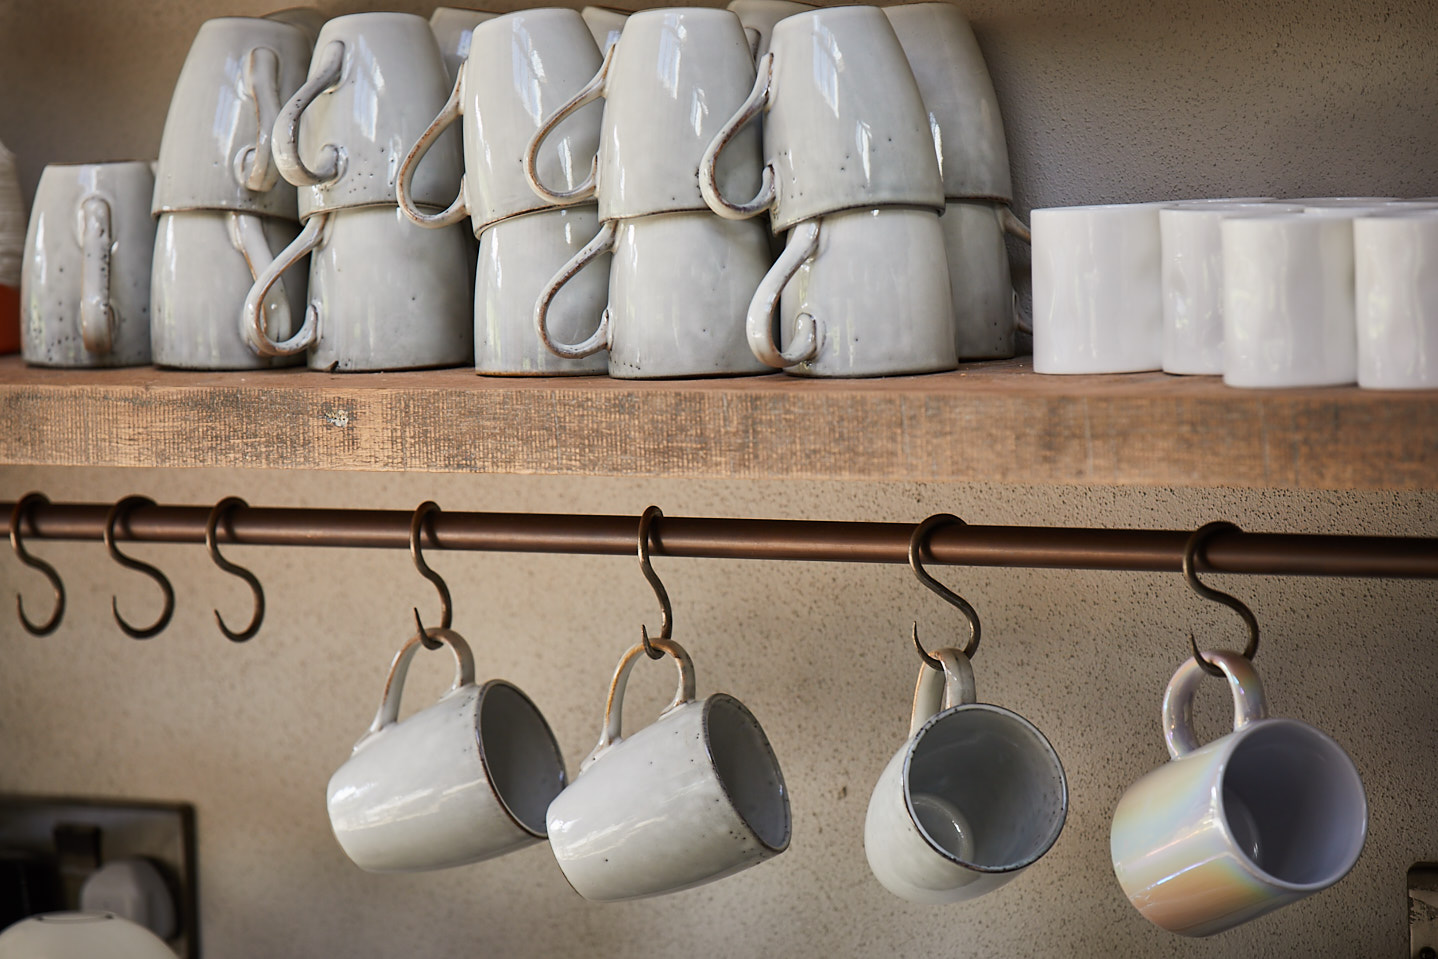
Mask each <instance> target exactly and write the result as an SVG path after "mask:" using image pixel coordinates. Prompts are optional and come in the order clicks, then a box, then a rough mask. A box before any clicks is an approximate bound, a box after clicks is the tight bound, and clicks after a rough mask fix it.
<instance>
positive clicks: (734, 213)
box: [699, 35, 777, 366]
mask: <svg viewBox="0 0 1438 959" xmlns="http://www.w3.org/2000/svg"><path fill="white" fill-rule="evenodd" d="M751 43H754V44H755V45H756V46H757V43H758V40H757V35H756V38H755V39H754V40H751ZM773 78H774V53H773V51H770V52H768V53H766V54H764V57H763V59H761V60H760V61H759V64H758V67H757V69H756V74H755V77H754V87H753V89H751V90H750V91H749V96H748V97H747V98H746V99H745V100H744V102H743V103H742V104H740V106H739V110H738V112H737V113H735V114H734V115H733V116H732V117H730V118H729V121H728V122H727V123H725V124H724V125H723V126H722V127H720V128H719V132H718V133H716V134H715V135H714V139H713V140H711V141H709V146H708V148H707V149H705V151H704V158H703V159H702V160H700V161H699V192H700V193H702V194H703V195H704V202H705V203H707V204H708V205H709V209H711V210H713V211H714V213H715V214H716V215H718V216H722V217H723V218H724V219H726V220H747V219H749V218H750V217H753V216H757V215H759V214H760V213H763V212H764V211H765V210H767V209H769V208H770V207H772V206H773V205H774V201H775V198H776V195H777V194H776V191H775V189H774V165H773V164H771V163H765V164H764V173H763V179H762V180H761V181H760V183H759V192H758V193H757V194H755V195H754V198H753V199H752V200H749V201H747V202H745V203H733V202H731V201H730V200H728V199H727V198H726V197H725V196H724V194H723V193H721V192H720V190H719V173H718V166H719V154H721V153H723V152H724V148H725V147H727V146H728V145H729V144H730V142H732V141H733V139H734V138H735V137H736V136H738V135H739V131H740V130H742V129H744V127H745V125H747V124H748V123H749V121H750V120H753V119H754V118H755V117H757V116H758V115H759V114H760V113H762V112H763V111H764V110H766V109H768V107H769V96H770V91H771V90H772V89H773ZM765 362H768V361H767V360H766V361H765ZM770 365H771V366H772V365H774V364H770Z"/></svg>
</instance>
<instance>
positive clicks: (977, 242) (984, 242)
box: [939, 200, 1031, 360]
mask: <svg viewBox="0 0 1438 959" xmlns="http://www.w3.org/2000/svg"><path fill="white" fill-rule="evenodd" d="M939 226H940V228H942V230H943V231H944V250H945V252H946V253H947V255H948V262H949V294H950V299H951V300H952V301H953V306H954V347H955V350H956V351H957V352H958V356H959V359H960V360H999V359H1008V358H1009V357H1011V356H1013V355H1014V330H1015V329H1017V328H1019V327H1020V326H1023V325H1024V323H1025V321H1023V320H1022V319H1021V317H1020V316H1019V311H1018V294H1017V293H1016V292H1015V291H1014V282H1013V277H1012V273H1011V271H1010V269H1009V251H1008V245H1007V244H1006V243H1005V242H1004V237H1005V236H1012V237H1016V238H1018V239H1020V240H1023V241H1025V242H1029V241H1030V239H1031V237H1030V235H1029V229H1028V227H1026V226H1024V224H1023V221H1022V220H1020V219H1019V218H1018V217H1017V216H1015V215H1014V212H1013V211H1012V210H1010V209H1009V208H1008V207H1007V206H1005V205H1004V204H1002V203H995V202H993V201H991V200H949V201H948V202H947V203H946V204H945V205H944V215H943V216H941V217H939Z"/></svg>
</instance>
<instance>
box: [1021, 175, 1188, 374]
mask: <svg viewBox="0 0 1438 959" xmlns="http://www.w3.org/2000/svg"><path fill="white" fill-rule="evenodd" d="M1160 206H1161V204H1158V203H1121V204H1112V205H1106V206H1070V207H1053V208H1050V209H1046V210H1034V211H1033V213H1032V214H1031V219H1030V226H1031V227H1032V229H1033V250H1034V252H1033V287H1034V319H1033V325H1034V371H1035V372H1037V373H1133V372H1139V371H1143V370H1157V369H1160V368H1161V367H1162V366H1163V285H1162V282H1161V279H1160V260H1161V257H1160V255H1159V250H1160V243H1159V227H1158V211H1159V207H1160Z"/></svg>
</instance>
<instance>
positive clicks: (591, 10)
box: [579, 6, 629, 54]
mask: <svg viewBox="0 0 1438 959" xmlns="http://www.w3.org/2000/svg"><path fill="white" fill-rule="evenodd" d="M579 15H580V16H581V17H583V18H584V25H585V26H587V27H588V28H589V34H590V36H592V37H594V45H595V46H596V47H598V48H599V52H600V54H606V53H608V52H609V48H610V47H612V46H614V44H615V43H617V42H618V41H619V37H620V35H621V34H622V33H624V24H625V22H626V21H627V20H628V19H629V12H628V11H627V10H615V9H612V8H610V7H593V6H590V7H585V8H584V9H583V10H580V11H579Z"/></svg>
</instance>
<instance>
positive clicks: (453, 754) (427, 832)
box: [327, 628, 566, 872]
mask: <svg viewBox="0 0 1438 959" xmlns="http://www.w3.org/2000/svg"><path fill="white" fill-rule="evenodd" d="M426 633H427V635H428V636H429V637H430V638H431V639H437V640H440V641H442V642H444V643H445V644H447V645H448V646H449V648H450V650H451V651H452V652H453V653H454V655H455V658H456V661H457V662H456V668H455V676H454V684H453V685H452V686H450V688H449V691H448V692H446V693H445V694H444V695H443V696H441V697H440V698H439V700H438V701H437V702H435V703H434V704H433V705H430V706H427V707H425V708H424V709H422V710H420V711H419V712H417V713H414V714H413V715H410V716H408V717H406V718H405V719H404V720H402V721H401V720H399V701H400V694H401V693H402V692H403V689H404V681H405V676H406V675H407V674H408V672H409V665H410V660H411V659H412V658H413V657H414V654H415V651H416V650H418V649H419V648H420V644H421V642H422V639H421V637H420V636H418V635H415V636H414V637H412V638H411V639H410V640H409V641H408V642H406V643H405V644H404V646H402V647H401V648H400V650H399V652H398V653H397V654H395V657H394V662H393V663H392V664H391V666H390V671H389V678H388V679H387V680H386V682H385V691H384V697H383V699H382V700H381V701H380V707H379V712H378V713H376V715H375V718H374V722H373V723H372V724H371V725H370V728H369V732H367V733H365V735H364V736H363V737H362V738H361V739H360V741H359V742H358V743H356V744H355V747H354V754H353V755H352V756H350V758H349V759H348V760H346V762H345V764H344V765H343V766H341V767H340V768H339V769H338V770H336V771H335V774H334V775H333V776H331V777H330V782H329V788H328V790H327V796H328V800H327V805H328V807H329V815H330V826H331V827H332V828H333V829H334V834H335V838H336V839H338V840H339V844H340V846H341V847H342V848H343V849H344V851H345V855H347V856H349V857H350V859H351V860H353V862H354V863H355V865H357V866H359V867H360V868H361V869H366V870H369V871H370V872H416V871H419V870H426V869H445V868H448V867H450V866H460V865H464V864H465V863H471V862H479V861H481V860H484V859H492V858H494V857H495V856H502V855H504V854H505V853H508V852H513V851H514V850H516V849H521V848H523V847H525V846H529V845H532V844H534V843H537V842H541V841H543V839H544V838H545V820H544V815H545V810H546V809H548V807H549V802H550V800H552V799H553V798H554V797H555V796H557V795H559V792H560V790H562V789H563V788H564V784H565V781H566V780H565V774H564V759H563V756H562V755H561V754H560V751H559V744H558V743H557V742H555V740H554V734H553V733H552V732H551V731H550V729H549V724H548V723H547V722H545V720H544V716H543V715H542V714H541V713H540V711H539V709H538V708H537V707H536V706H535V705H534V703H532V702H530V700H529V697H527V696H525V695H524V693H522V692H520V690H519V689H518V688H517V687H515V686H513V685H511V684H509V683H507V682H504V681H503V680H498V679H492V680H490V681H489V682H486V683H484V684H482V685H475V682H474V659H473V657H472V656H471V654H470V651H469V646H468V645H467V644H466V643H465V641H464V640H463V639H462V638H460V636H459V635H458V634H457V633H454V632H452V631H451V630H448V629H442V628H440V629H429V630H426Z"/></svg>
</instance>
